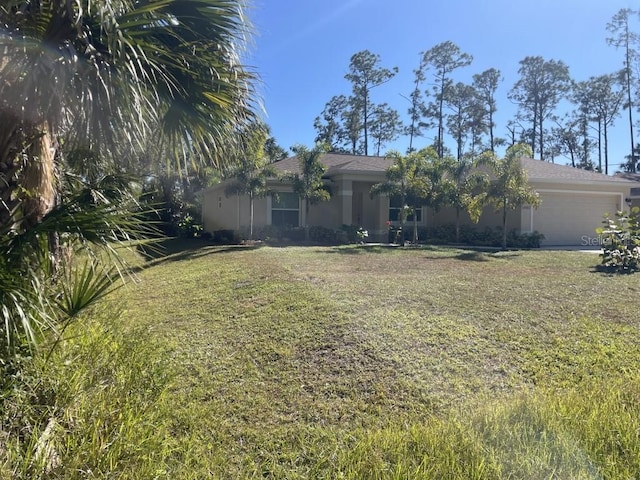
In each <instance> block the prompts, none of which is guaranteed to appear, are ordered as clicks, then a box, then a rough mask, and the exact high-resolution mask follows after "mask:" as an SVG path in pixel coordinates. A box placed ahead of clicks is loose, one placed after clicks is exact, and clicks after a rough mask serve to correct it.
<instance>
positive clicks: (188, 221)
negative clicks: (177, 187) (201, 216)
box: [178, 213, 203, 238]
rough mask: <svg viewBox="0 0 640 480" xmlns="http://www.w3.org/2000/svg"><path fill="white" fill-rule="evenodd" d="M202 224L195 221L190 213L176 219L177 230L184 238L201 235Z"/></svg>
mask: <svg viewBox="0 0 640 480" xmlns="http://www.w3.org/2000/svg"><path fill="white" fill-rule="evenodd" d="M202 231H203V228H202V224H201V223H200V222H197V221H196V220H195V218H194V217H193V216H192V215H191V214H190V213H185V214H184V216H183V217H182V218H181V219H180V220H179V221H178V232H179V234H180V236H181V237H184V238H198V237H200V236H201V235H202Z"/></svg>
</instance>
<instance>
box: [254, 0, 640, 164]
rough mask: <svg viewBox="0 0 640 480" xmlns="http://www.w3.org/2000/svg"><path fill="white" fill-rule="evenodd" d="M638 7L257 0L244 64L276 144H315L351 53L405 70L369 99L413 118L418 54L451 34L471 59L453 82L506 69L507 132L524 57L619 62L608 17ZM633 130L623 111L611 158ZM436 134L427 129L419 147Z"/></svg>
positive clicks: (501, 109) (579, 71) (572, 66)
mask: <svg viewBox="0 0 640 480" xmlns="http://www.w3.org/2000/svg"><path fill="white" fill-rule="evenodd" d="M636 7H637V5H635V2H632V1H627V0H440V1H433V0H392V1H389V0H299V1H291V0H254V1H253V6H252V7H251V8H250V9H249V10H248V16H249V18H250V20H251V21H252V23H253V24H254V27H255V30H256V34H255V36H254V39H253V45H252V46H251V47H250V53H249V56H248V59H247V60H246V62H247V63H248V64H249V65H250V66H251V67H252V68H254V69H255V70H256V71H257V72H258V74H259V75H260V77H261V79H262V84H261V88H260V91H261V96H262V99H263V103H264V109H265V115H264V116H265V121H266V122H267V123H268V124H269V126H270V127H271V129H272V134H273V135H274V137H275V138H276V140H277V141H278V143H279V144H280V145H281V146H283V147H284V148H289V147H290V146H292V145H294V144H297V143H300V144H304V145H307V146H311V145H313V142H314V138H315V135H316V132H315V130H314V128H313V121H314V118H315V117H316V116H318V115H319V114H320V113H321V111H322V109H323V108H324V105H325V103H326V102H327V101H328V100H329V99H330V98H331V97H332V96H334V95H339V94H349V93H350V84H349V83H348V82H347V80H345V79H344V75H345V73H347V69H348V65H349V59H350V58H351V56H352V55H353V54H354V53H356V52H358V51H361V50H365V49H366V50H369V51H371V52H373V53H376V54H378V55H380V57H381V65H382V66H385V67H388V68H391V67H394V66H395V67H398V68H399V73H398V75H396V76H395V77H394V78H393V79H392V80H391V81H390V82H388V83H387V84H385V85H383V86H381V87H379V88H377V89H375V90H374V91H373V92H372V97H373V100H374V101H375V102H387V103H389V104H390V105H391V106H392V107H394V108H395V109H396V110H398V111H399V112H400V114H401V116H402V117H403V118H406V111H407V108H408V106H409V104H408V101H407V100H406V99H404V98H403V95H404V96H407V95H408V94H409V93H410V92H411V90H412V82H413V70H414V69H415V68H416V67H417V65H418V62H419V58H420V52H423V51H425V50H428V49H429V48H431V47H433V46H435V45H437V44H438V43H440V42H443V41H446V40H450V41H452V42H454V43H456V44H457V45H458V46H459V47H460V48H461V49H462V50H463V51H465V52H467V53H469V54H471V55H473V57H474V61H473V63H472V64H471V65H470V66H469V67H466V68H463V69H459V70H457V71H456V73H455V74H454V80H456V81H463V82H470V81H471V77H472V75H473V74H475V73H480V72H482V71H484V70H486V69H487V68H490V67H495V68H497V69H499V70H501V72H502V74H503V77H504V80H503V82H502V84H501V85H500V87H499V90H498V92H497V93H498V94H497V96H498V116H497V119H496V122H497V135H499V136H506V129H505V126H506V123H507V121H508V120H509V119H511V118H513V117H514V115H515V112H516V107H515V106H514V105H513V104H511V103H510V102H509V100H508V99H507V92H508V91H509V90H510V89H511V87H512V86H513V84H514V83H515V82H516V81H517V79H518V73H517V71H518V68H519V63H518V62H519V61H520V60H522V59H523V58H524V57H526V56H529V55H540V56H542V57H544V58H545V59H547V60H550V59H554V60H562V61H563V62H565V63H566V64H567V65H568V66H569V70H570V73H571V76H572V77H573V78H574V79H576V80H586V79H588V77H590V76H593V75H600V74H604V73H610V72H613V71H615V70H617V69H620V68H621V67H622V55H623V53H622V51H621V50H616V49H615V48H614V47H610V46H608V45H607V44H606V41H605V39H606V37H607V36H608V32H607V31H606V24H607V22H609V21H610V20H611V18H612V17H613V15H614V14H615V13H616V12H618V11H619V10H620V9H621V8H636ZM637 31H639V32H640V23H638V30H637ZM637 116H638V118H640V115H637ZM627 132H628V122H626V121H625V117H624V116H622V117H620V118H619V119H617V120H616V123H615V126H614V127H613V129H612V132H611V133H612V135H611V139H610V142H611V145H610V164H615V163H620V162H622V161H623V157H624V155H626V154H627V153H628V147H627V146H628V144H629V140H628V133H627ZM429 137H431V138H429ZM432 137H433V132H428V137H427V138H421V139H418V142H417V146H418V147H421V146H425V145H427V144H429V143H431V142H432ZM407 146H408V138H400V139H399V140H398V141H396V142H395V143H394V144H393V145H390V146H389V147H390V148H396V149H398V150H400V151H402V152H404V151H405V150H406V148H407ZM450 146H451V147H453V145H450ZM556 161H557V162H558V163H566V162H568V160H567V159H564V158H559V159H557V160H556Z"/></svg>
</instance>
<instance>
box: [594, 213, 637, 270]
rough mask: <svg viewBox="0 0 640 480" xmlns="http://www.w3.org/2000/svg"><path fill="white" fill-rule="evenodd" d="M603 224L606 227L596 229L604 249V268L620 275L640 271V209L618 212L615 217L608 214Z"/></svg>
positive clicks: (601, 256)
mask: <svg viewBox="0 0 640 480" xmlns="http://www.w3.org/2000/svg"><path fill="white" fill-rule="evenodd" d="M602 223H603V224H604V227H600V228H597V229H596V232H597V233H598V235H600V241H601V245H602V248H603V252H602V254H601V255H600V258H601V265H602V267H603V268H604V269H606V270H609V271H614V272H619V273H632V272H635V271H637V270H638V269H640V208H638V207H633V208H632V209H631V211H630V212H617V213H616V214H615V216H614V217H611V216H610V215H609V214H606V215H605V216H604V220H603V221H602Z"/></svg>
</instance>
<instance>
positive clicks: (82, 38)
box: [0, 0, 255, 354]
mask: <svg viewBox="0 0 640 480" xmlns="http://www.w3.org/2000/svg"><path fill="white" fill-rule="evenodd" d="M242 5H243V3H242V2H238V1H233V0H163V1H152V0H77V1H73V2H70V1H65V0H8V1H5V2H3V3H2V5H0V24H2V26H3V28H2V32H1V33H0V52H1V57H0V257H2V260H1V261H0V292H1V293H0V307H1V308H0V312H1V315H0V337H1V339H0V350H10V349H11V348H12V346H13V345H16V344H19V343H21V342H22V341H23V340H25V339H27V340H29V341H33V340H35V339H36V337H37V336H38V335H37V332H36V330H37V329H38V328H37V326H38V325H41V326H43V328H44V327H47V328H48V326H51V325H55V324H56V320H57V319H58V318H60V317H64V312H65V311H67V312H68V313H67V316H68V315H72V316H73V315H74V314H75V312H76V311H77V310H78V309H77V308H75V307H74V308H70V307H69V306H68V305H67V307H65V306H64V305H63V304H62V303H60V299H63V298H71V297H73V295H72V294H73V292H75V293H76V294H77V295H79V298H80V300H78V301H77V302H75V303H74V302H71V303H70V304H69V305H75V306H76V307H78V308H79V307H82V306H83V305H86V304H88V302H87V301H84V300H88V299H91V298H94V297H95V295H92V294H91V293H90V292H89V291H86V292H85V293H84V294H82V292H83V288H84V289H88V290H93V291H94V293H99V292H104V291H105V289H106V288H107V285H110V284H111V282H110V280H112V279H113V278H115V277H114V275H113V272H112V271H111V268H110V267H109V266H107V267H105V268H106V270H100V267H99V266H98V262H97V261H93V262H92V263H91V264H90V265H89V266H88V267H87V268H79V269H75V270H74V271H75V272H76V273H74V274H72V273H68V274H64V273H58V274H57V273H56V272H55V269H52V268H50V267H51V265H52V263H51V261H50V258H51V255H50V252H51V250H52V249H54V248H55V244H56V243H57V242H58V240H59V238H60V237H59V236H57V235H56V234H58V233H64V234H65V235H64V237H63V238H64V239H65V241H67V242H69V243H76V244H77V245H82V246H91V245H97V246H100V247H104V248H106V249H107V250H109V251H113V248H112V244H113V242H115V241H119V240H126V239H129V238H131V235H133V234H137V233H139V232H140V229H141V228H142V229H144V225H143V224H142V223H141V221H140V218H138V217H136V216H135V215H133V216H132V215H131V213H130V210H129V208H128V207H129V206H134V205H133V204H132V203H131V202H122V201H119V202H118V201H113V200H114V199H113V198H110V196H111V194H113V193H114V192H115V190H113V187H114V183H113V182H112V181H108V182H107V183H105V182H104V181H103V180H105V181H106V180H108V179H107V178H102V179H101V181H100V182H99V184H98V188H97V189H96V183H95V182H94V181H93V180H95V179H96V178H90V177H88V176H87V175H86V174H79V175H78V176H77V180H78V181H80V182H81V183H82V182H84V183H91V184H92V187H91V190H92V193H88V191H87V188H84V187H83V188H79V189H77V188H76V187H77V185H76V187H73V188H71V187H70V186H69V185H68V184H66V182H64V181H63V179H62V178H61V172H63V171H64V170H65V168H68V167H69V165H70V161H68V160H70V159H71V157H72V155H71V153H72V152H78V151H84V152H90V154H87V155H86V156H85V157H86V158H87V159H100V160H105V159H110V161H111V162H112V163H113V164H117V163H120V164H122V163H123V160H125V159H126V156H129V157H133V156H135V155H136V154H137V152H140V151H142V150H144V145H145V144H149V143H153V144H154V145H155V146H156V147H157V148H158V150H160V151H161V152H163V154H164V156H165V157H166V158H168V159H169V160H168V161H167V164H168V165H171V167H173V168H175V169H178V170H183V169H184V168H185V166H186V162H187V161H188V159H190V158H193V156H192V155H191V153H192V152H196V153H197V154H198V155H197V158H201V159H208V160H209V161H210V162H211V163H213V164H216V165H218V164H219V163H220V159H221V158H222V157H221V148H222V147H223V146H225V145H227V144H229V143H231V141H232V139H234V138H235V132H236V131H237V128H238V125H243V124H244V123H246V122H247V121H249V120H251V118H252V117H253V109H254V95H255V94H254V90H253V83H254V80H255V75H254V74H253V73H251V72H249V71H247V69H245V68H244V67H243V66H242V65H241V64H240V61H239V54H240V53H239V52H240V50H241V48H242V46H243V44H244V40H245V38H244V37H245V35H247V34H248V28H247V24H246V22H245V20H244V17H243V13H242ZM123 152H128V153H126V154H125V155H126V156H124V157H122V156H120V155H119V154H122V153H123ZM157 160H158V159H156V161H157ZM111 180H115V179H114V178H112V179H111ZM107 184H109V185H110V186H109V187H108V188H110V189H111V194H109V195H96V192H99V191H100V190H101V189H103V188H104V187H106V186H107ZM120 186H122V184H120ZM117 188H119V187H117ZM103 193H104V192H103ZM88 198H92V199H93V200H92V201H87V200H88ZM56 238H57V239H58V240H56ZM78 242H79V243H78ZM87 258H89V259H94V260H95V259H96V258H97V257H96V256H91V255H90V256H88V257H87ZM63 267H65V265H63ZM62 271H63V272H64V271H70V270H69V269H66V270H65V269H63V270H62ZM65 275H67V279H68V280H69V282H67V283H66V284H67V287H64V288H66V291H67V292H68V293H69V295H66V296H65V295H58V294H59V293H60V288H63V286H64V285H65V283H64V282H60V280H61V277H63V276H65ZM116 277H117V276H116ZM90 287H91V288H90ZM64 288H63V289H64ZM98 296H99V295H98ZM52 299H58V300H56V301H55V302H54V301H53V300H52ZM82 299H84V300H82ZM0 354H2V352H0Z"/></svg>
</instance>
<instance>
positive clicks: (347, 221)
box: [338, 180, 353, 225]
mask: <svg viewBox="0 0 640 480" xmlns="http://www.w3.org/2000/svg"><path fill="white" fill-rule="evenodd" d="M338 196H339V197H340V199H341V204H342V224H343V225H351V224H352V223H353V182H352V181H351V180H341V181H340V189H339V191H338Z"/></svg>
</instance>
